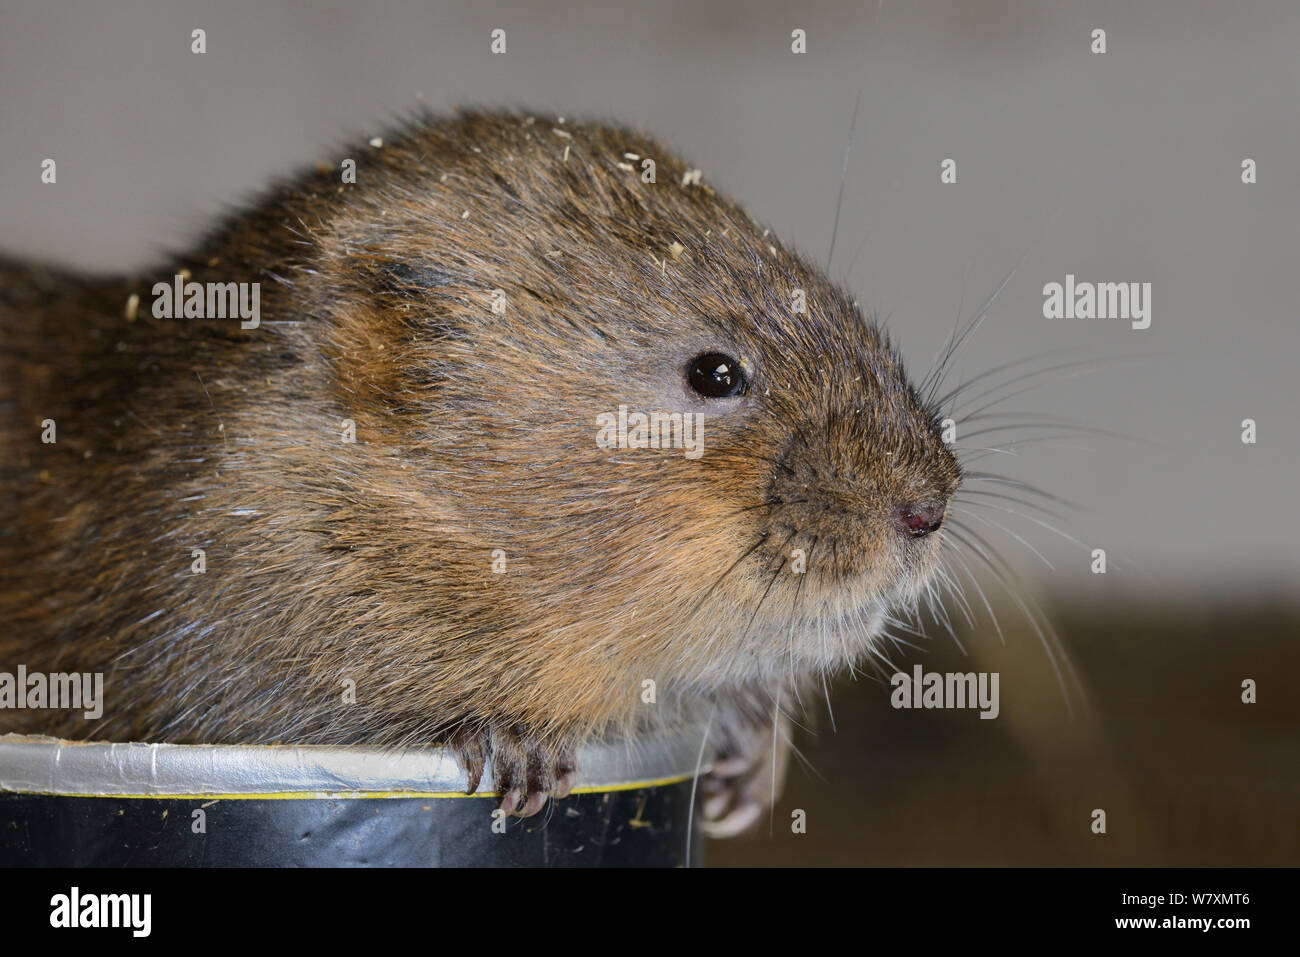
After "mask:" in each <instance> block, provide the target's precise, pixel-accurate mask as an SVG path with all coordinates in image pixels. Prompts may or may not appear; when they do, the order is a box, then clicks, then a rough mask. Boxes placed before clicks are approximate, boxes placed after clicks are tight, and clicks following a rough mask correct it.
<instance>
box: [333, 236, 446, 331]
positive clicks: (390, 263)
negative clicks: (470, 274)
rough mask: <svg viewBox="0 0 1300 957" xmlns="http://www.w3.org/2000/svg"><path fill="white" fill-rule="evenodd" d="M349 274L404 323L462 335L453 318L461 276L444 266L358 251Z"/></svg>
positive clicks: (355, 283)
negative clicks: (359, 253)
mask: <svg viewBox="0 0 1300 957" xmlns="http://www.w3.org/2000/svg"><path fill="white" fill-rule="evenodd" d="M349 265H350V267H351V268H350V269H349V270H348V273H349V277H350V279H351V281H352V283H353V284H354V285H355V286H356V287H357V288H358V289H360V290H361V291H362V292H364V293H366V294H367V295H369V296H371V297H373V298H374V299H375V300H377V301H378V304H379V305H381V306H384V307H389V308H386V309H385V312H389V313H391V314H392V315H394V316H395V318H397V319H399V320H400V321H401V322H402V323H404V324H405V325H408V326H411V327H413V328H417V329H420V330H421V331H424V332H426V333H430V334H432V335H435V336H437V337H439V338H453V339H454V338H463V336H464V332H463V330H461V329H460V327H458V326H457V325H456V324H455V322H454V321H453V318H452V314H453V304H454V303H455V302H456V301H457V291H458V287H459V286H460V277H459V276H458V275H457V274H455V273H453V272H451V271H449V270H446V269H442V268H439V267H437V266H434V265H432V264H429V263H425V262H421V261H419V260H416V261H414V262H408V261H405V260H396V259H392V258H390V257H389V256H386V255H373V254H371V255H365V254H363V255H358V256H354V257H352V259H351V260H350V261H349Z"/></svg>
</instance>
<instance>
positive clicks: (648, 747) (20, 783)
mask: <svg viewBox="0 0 1300 957" xmlns="http://www.w3.org/2000/svg"><path fill="white" fill-rule="evenodd" d="M702 739H703V731H702V730H701V731H699V732H698V733H696V734H694V735H691V734H688V733H682V734H679V735H663V736H658V737H651V738H645V739H639V740H636V741H631V742H619V743H617V744H593V745H589V746H587V747H585V748H583V749H582V750H581V751H579V753H578V781H577V783H576V785H575V787H574V790H575V791H586V792H591V791H618V790H625V789H628V788H636V787H651V786H656V785H663V784H671V783H674V782H677V781H683V780H688V779H690V778H691V777H692V776H694V774H695V772H696V767H697V764H698V763H699V761H700V755H701V742H702ZM704 757H705V758H706V759H707V758H708V755H707V754H705V755H704ZM705 769H707V765H706V766H705ZM492 779H493V776H492V768H491V764H490V763H489V765H488V767H487V768H485V769H484V773H483V784H482V786H481V787H480V789H479V791H478V792H476V794H475V795H474V796H479V797H483V796H488V795H491V794H492V793H493V792H492V791H491V789H490V788H491V781H492ZM465 783H466V782H465V772H464V771H463V770H462V769H461V767H460V765H459V764H458V763H457V762H456V759H455V757H454V756H453V754H452V753H451V752H450V751H449V750H447V749H445V748H419V749H407V750H400V751H399V750H391V749H382V748H366V747H333V746H322V745H307V746H303V745H206V744H139V743H131V744H107V743H100V742H82V741H63V740H59V739H58V738H50V737H41V736H30V735H17V734H5V735H0V791H11V792H19V793H26V794H53V795H67V796H72V795H77V796H117V797H127V796H133V797H152V798H159V797H172V796H181V797H190V796H194V797H246V798H247V797H302V798H313V797H464V796H465V793H464V791H465Z"/></svg>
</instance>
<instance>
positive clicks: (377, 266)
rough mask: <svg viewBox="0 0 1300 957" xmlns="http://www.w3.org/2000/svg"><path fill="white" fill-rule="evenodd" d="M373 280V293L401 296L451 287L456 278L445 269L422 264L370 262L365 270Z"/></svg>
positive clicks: (386, 261)
mask: <svg viewBox="0 0 1300 957" xmlns="http://www.w3.org/2000/svg"><path fill="white" fill-rule="evenodd" d="M367 271H368V272H369V273H370V274H371V275H372V276H373V279H374V283H373V289H372V291H374V292H387V293H395V294H399V295H400V294H402V293H403V292H414V291H416V290H429V289H443V288H446V287H449V286H451V285H453V284H454V283H455V281H456V277H455V276H454V275H453V274H452V273H450V272H448V271H447V270H445V269H437V268H435V267H433V266H429V265H425V264H423V263H414V264H412V263H406V262H393V261H391V260H386V259H383V260H377V261H371V268H370V269H369V270H367Z"/></svg>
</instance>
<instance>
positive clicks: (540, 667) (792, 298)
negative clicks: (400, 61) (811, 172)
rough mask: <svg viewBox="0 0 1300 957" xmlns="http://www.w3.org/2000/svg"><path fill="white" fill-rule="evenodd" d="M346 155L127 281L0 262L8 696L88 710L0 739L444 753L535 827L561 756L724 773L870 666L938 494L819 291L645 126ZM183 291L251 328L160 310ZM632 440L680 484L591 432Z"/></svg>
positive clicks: (927, 422) (3, 718)
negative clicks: (92, 683) (64, 687)
mask: <svg viewBox="0 0 1300 957" xmlns="http://www.w3.org/2000/svg"><path fill="white" fill-rule="evenodd" d="M374 142H375V143H379V142H380V141H374ZM647 159H649V160H651V161H652V163H653V170H654V176H653V180H654V181H653V182H648V181H647V179H648V178H649V177H648V175H647V174H648V172H649V170H650V169H651V167H650V166H647V165H646V163H645V161H646V160H647ZM355 160H356V182H355V184H351V183H347V184H345V183H342V182H340V174H339V171H338V170H337V169H323V168H322V169H317V170H315V171H312V172H308V173H306V174H304V175H302V176H300V177H298V178H296V179H293V180H291V181H289V182H287V183H285V184H284V185H282V186H280V187H278V188H276V189H274V190H272V191H271V192H270V193H268V194H266V195H264V196H263V197H262V198H261V199H260V200H259V201H257V202H256V203H255V204H254V205H252V206H250V207H249V208H248V209H247V210H246V211H244V212H242V213H240V214H238V215H235V216H233V217H231V218H230V219H229V220H227V221H226V222H225V223H224V224H223V225H222V226H220V227H219V228H218V229H217V230H215V231H214V232H213V233H211V234H210V235H209V236H208V237H207V238H206V239H205V240H203V241H202V242H201V243H199V244H198V245H197V247H196V248H195V249H194V250H193V251H192V252H190V253H189V254H187V255H185V256H183V257H180V258H178V260H177V261H175V262H172V263H168V264H166V265H164V266H163V267H162V268H160V269H157V270H153V271H150V272H149V273H148V274H147V275H143V276H137V277H129V278H122V279H100V278H89V277H83V276H78V275H72V274H69V273H67V272H64V271H60V270H55V269H50V268H43V267H37V266H29V265H24V264H19V263H12V262H11V263H6V264H5V265H4V266H3V269H2V270H0V283H2V291H0V330H2V333H3V337H4V346H5V348H4V354H3V357H2V358H0V364H3V367H4V368H3V375H0V408H2V409H3V420H2V422H0V441H2V442H3V447H4V465H3V518H4V521H3V532H2V533H0V576H2V578H3V582H2V586H0V603H2V604H0V612H2V614H3V617H4V619H5V620H6V621H7V622H8V623H9V628H8V629H7V635H6V637H4V638H3V639H0V662H3V663H5V665H6V666H8V667H11V668H12V666H13V665H15V664H18V663H22V664H25V665H26V666H27V668H28V669H29V670H43V671H49V672H53V671H78V672H103V673H104V675H105V697H106V705H105V712H104V717H103V718H102V719H100V720H99V721H96V722H87V721H85V720H83V718H82V716H81V714H80V713H79V712H75V713H74V712H66V711H65V712H58V711H43V712H37V711H26V712H22V711H9V712H0V730H26V731H41V732H45V733H54V734H59V735H62V736H65V737H72V738H92V737H93V738H97V739H101V740H125V739H136V740H149V741H174V742H208V743H223V742H230V743H236V742H241V743H271V742H294V743H337V744H349V743H367V744H383V745H390V744H391V745H405V744H417V743H428V742H434V741H442V740H452V741H454V742H455V743H456V746H457V747H458V748H459V750H460V753H461V754H462V756H463V758H464V760H465V763H466V767H467V771H468V775H469V787H470V789H471V790H473V789H474V788H475V787H476V786H477V785H478V783H479V782H478V779H479V776H480V774H481V772H482V768H483V761H484V759H485V758H486V757H487V756H489V755H491V756H492V758H493V765H494V767H495V769H496V777H497V780H496V781H495V782H494V783H495V786H496V788H497V789H498V790H499V791H500V792H501V793H502V794H505V795H507V797H506V801H507V803H508V804H511V805H514V804H515V803H516V801H518V805H519V806H518V810H519V811H520V812H522V813H532V812H535V811H536V810H537V809H538V808H539V807H540V806H541V805H542V803H543V802H544V801H545V799H546V797H547V794H548V793H555V794H563V793H564V792H565V791H566V790H567V787H568V786H569V782H570V781H571V777H572V776H571V773H570V772H571V771H572V770H573V761H572V757H571V756H572V754H573V750H574V747H575V746H576V744H578V743H579V742H581V741H582V740H584V739H586V738H588V737H590V736H593V735H619V734H627V733H631V732H634V731H635V730H636V729H637V728H640V727H642V726H644V725H646V724H650V723H662V722H673V721H678V720H686V719H700V718H702V716H704V715H714V719H713V724H714V727H715V728H716V729H717V730H718V733H719V735H720V741H721V742H722V746H723V748H724V749H726V748H730V747H733V746H734V744H735V742H736V740H738V739H739V738H740V737H742V736H743V735H744V729H745V728H747V727H749V726H754V727H757V726H758V725H759V724H761V720H762V716H763V715H767V714H770V712H771V705H772V701H773V699H774V698H775V697H776V695H778V694H780V693H786V692H787V691H789V690H791V689H790V686H791V685H792V684H797V683H798V682H800V681H803V680H806V679H808V678H809V677H815V676H818V675H820V674H822V673H823V672H824V671H825V670H827V669H831V668H836V667H840V666H843V665H846V664H848V663H850V662H851V661H852V660H853V659H855V658H856V657H858V656H861V655H864V654H865V653H866V652H867V650H868V645H869V642H870V640H871V638H872V637H873V635H874V634H875V633H876V632H877V631H878V630H879V627H880V621H881V617H882V615H883V614H884V613H885V611H886V609H887V608H889V607H890V606H891V605H893V604H895V603H896V602H899V601H906V600H908V599H909V598H910V597H911V596H914V595H915V594H916V593H917V591H918V590H919V589H920V588H921V587H922V586H923V584H924V582H925V580H926V578H927V576H928V575H929V574H930V572H931V571H932V570H933V569H934V567H935V564H936V562H937V558H938V549H939V546H940V539H941V538H942V534H943V533H942V532H941V531H940V526H941V522H942V519H943V514H944V508H945V506H946V503H947V502H948V500H949V498H950V497H951V495H952V494H953V492H954V491H955V489H956V487H957V485H958V482H959V479H960V473H959V470H958V466H957V464H956V461H955V459H954V458H953V456H952V455H951V454H950V453H949V451H948V450H947V449H946V448H945V446H944V445H943V443H942V442H941V441H940V437H939V434H938V430H937V427H936V418H935V416H934V415H933V413H932V411H931V410H929V409H927V408H926V407H925V406H924V404H923V403H922V402H921V400H920V399H919V397H918V395H917V392H916V390H915V389H914V388H913V387H912V386H911V385H910V384H909V382H908V380H907V378H906V377H905V375H904V372H903V369H902V366H901V364H900V362H899V360H898V357H897V355H896V353H895V352H894V351H893V350H892V349H891V348H890V346H889V344H888V343H887V341H886V340H885V338H884V336H883V335H882V334H881V333H880V332H879V331H878V330H877V329H876V328H875V327H874V326H873V325H872V324H871V323H870V322H869V321H867V320H866V319H865V318H864V317H863V316H862V315H861V313H860V311H859V310H858V308H857V307H856V306H855V304H854V303H852V301H851V300H850V299H849V298H848V297H846V295H845V294H844V293H843V292H842V291H841V290H839V289H837V288H835V287H834V286H833V285H832V284H831V283H830V282H829V281H828V280H827V279H826V278H825V276H823V274H822V273H821V272H820V271H819V270H818V269H816V268H815V267H813V266H811V265H810V264H808V263H807V262H806V261H805V260H803V259H802V258H800V257H799V256H797V255H795V254H794V253H792V252H790V251H788V250H787V249H786V248H784V247H783V246H782V245H781V244H780V243H779V242H778V241H777V240H776V239H775V238H774V237H772V236H769V235H768V233H767V232H766V231H765V230H763V229H762V228H761V227H759V226H757V225H755V224H754V223H753V222H752V221H751V219H750V218H749V217H748V215H747V214H745V213H744V211H743V210H742V209H740V208H739V207H738V206H737V205H735V204H734V203H732V202H730V201H728V200H726V199H725V198H723V197H722V196H720V195H719V194H718V193H717V192H715V190H714V189H713V188H712V187H711V186H709V185H708V183H707V182H705V181H704V180H702V179H701V178H700V177H699V175H698V174H697V173H695V172H693V171H691V170H690V169H689V168H688V167H687V166H686V165H685V164H684V163H683V162H682V161H680V160H679V159H677V158H676V157H675V156H673V155H672V154H671V153H669V152H667V150H665V149H664V148H663V147H662V146H660V145H659V144H658V143H656V142H655V141H654V140H652V139H650V138H648V137H646V136H645V135H643V134H641V133H638V132H634V131H630V130H626V129H620V128H617V127H612V126H607V125H600V124H589V123H576V122H571V121H570V122H565V123H559V122H555V121H551V120H546V119H540V118H537V119H535V118H532V117H528V116H523V115H512V114H482V113H466V114H460V115H458V116H456V117H454V118H452V119H450V120H445V121H444V120H436V119H432V118H428V117H425V118H421V119H420V120H418V121H415V122H413V123H411V124H410V125H409V126H407V127H406V128H405V129H404V130H402V131H400V132H399V133H398V134H396V135H390V136H385V137H384V139H383V141H382V145H379V146H375V145H372V146H368V147H366V148H364V150H362V151H360V152H358V153H357V154H356V155H355ZM177 274H180V275H182V276H183V277H184V280H188V281H190V282H195V283H200V284H206V283H231V282H233V283H249V284H252V283H258V284H260V285H259V295H260V299H259V303H260V307H259V308H260V317H259V318H260V321H259V322H258V324H257V325H256V326H255V327H251V326H253V324H252V323H249V322H245V323H241V322H240V321H239V320H238V319H222V318H158V317H157V316H155V314H154V313H155V308H154V307H155V305H156V304H157V302H158V301H159V299H160V297H162V296H163V295H164V293H163V292H159V291H156V290H157V289H158V288H160V287H156V286H155V284H156V283H162V284H164V285H166V284H171V283H172V282H173V279H174V276H175V275H177ZM133 295H134V296H136V297H138V298H137V299H134V300H133V299H131V297H132V296H133ZM128 303H130V305H129V306H128ZM124 309H125V310H126V311H125V313H124ZM127 314H131V315H133V318H130V319H128V318H127ZM244 326H250V328H244ZM651 412H663V413H669V414H672V413H676V414H679V415H681V416H692V417H697V416H702V419H701V418H691V419H683V420H682V421H683V422H694V423H696V424H697V426H698V425H699V424H700V423H702V426H703V428H702V431H698V432H697V437H698V438H702V442H700V443H699V444H700V445H701V446H702V448H701V449H697V450H696V452H697V453H699V454H695V453H692V454H689V455H688V454H686V452H687V451H689V450H684V449H682V448H641V447H636V446H637V445H638V444H639V443H638V442H637V440H636V438H635V435H634V436H633V437H632V438H631V440H630V441H622V442H620V441H613V442H611V441H608V440H605V441H602V440H601V435H600V433H601V432H602V429H607V428H609V424H610V423H611V422H618V423H619V428H618V429H614V430H613V431H612V432H611V433H610V435H614V433H617V434H618V436H621V437H622V438H627V436H626V429H625V428H623V424H624V423H625V422H636V421H638V420H637V419H636V416H637V415H638V414H647V413H651ZM51 422H52V423H53V427H54V429H55V430H56V441H54V442H48V441H46V442H43V441H42V435H43V432H45V431H47V425H48V423H51ZM48 437H49V436H47V438H48ZM353 437H355V441H349V439H351V438H353ZM609 437H610V436H606V439H609ZM196 549H201V550H202V551H203V554H202V556H201V564H196V563H198V562H199V561H200V559H196V557H195V556H196V552H195V550H196ZM199 569H201V571H200V570H199ZM346 682H353V683H355V701H352V700H351V698H352V695H351V693H350V691H349V686H348V685H346V684H345V683H346ZM647 682H653V685H648V684H647ZM345 696H346V697H345ZM788 700H789V698H787V701H788Z"/></svg>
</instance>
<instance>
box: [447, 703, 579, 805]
mask: <svg viewBox="0 0 1300 957" xmlns="http://www.w3.org/2000/svg"><path fill="white" fill-rule="evenodd" d="M453 748H454V749H455V751H456V755H457V758H458V759H459V761H460V763H461V766H462V767H463V768H464V769H465V776H466V787H465V793H466V794H473V793H474V792H475V791H477V790H478V786H479V782H480V781H481V780H482V777H483V771H484V767H485V764H486V762H487V761H488V760H489V759H490V760H491V762H492V773H493V778H494V779H495V780H494V784H495V790H496V793H497V794H499V795H500V796H501V804H500V807H501V810H503V811H505V812H506V813H507V814H514V815H515V816H516V817H532V816H533V815H534V814H536V813H537V812H538V811H540V810H541V809H542V808H543V807H545V806H546V800H547V798H551V797H554V798H564V797H568V796H569V793H570V792H571V791H572V790H573V784H574V781H575V780H576V779H577V765H576V762H575V761H574V757H573V748H572V747H571V746H569V745H565V744H557V743H555V742H551V741H541V740H539V739H537V738H534V737H532V736H530V735H529V734H528V732H527V729H526V728H524V727H522V726H521V725H513V726H509V727H493V728H490V729H488V730H485V731H480V732H477V733H472V732H465V733H461V734H458V735H457V736H456V739H455V740H454V742H453Z"/></svg>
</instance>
